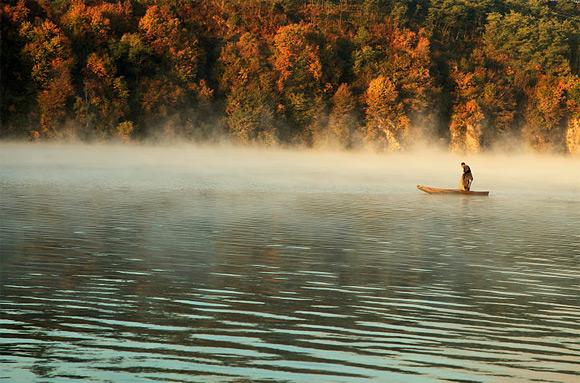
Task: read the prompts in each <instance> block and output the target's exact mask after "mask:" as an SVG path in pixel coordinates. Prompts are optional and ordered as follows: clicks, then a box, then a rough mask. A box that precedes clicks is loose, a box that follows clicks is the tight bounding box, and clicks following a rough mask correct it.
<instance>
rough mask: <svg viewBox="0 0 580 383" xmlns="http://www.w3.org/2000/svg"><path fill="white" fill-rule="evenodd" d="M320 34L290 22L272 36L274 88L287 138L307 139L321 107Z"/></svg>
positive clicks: (306, 26) (312, 29)
mask: <svg viewBox="0 0 580 383" xmlns="http://www.w3.org/2000/svg"><path fill="white" fill-rule="evenodd" d="M320 39H321V37H320V35H319V33H317V32H316V30H315V29H314V28H313V27H312V26H310V25H307V24H290V25H287V26H284V27H281V28H280V29H278V31H277V33H276V36H275V37H274V48H275V52H274V64H273V65H274V69H275V70H276V72H277V76H278V79H277V82H276V86H277V90H278V92H279V93H280V95H281V96H282V100H283V103H284V104H283V108H284V111H285V114H286V117H287V119H288V122H289V123H290V124H291V125H294V126H295V128H294V129H292V131H291V132H290V134H289V136H290V138H294V139H296V138H297V139H298V140H300V141H302V142H307V143H309V142H311V141H312V137H313V134H314V133H315V131H316V130H317V128H318V126H317V123H319V122H320V120H319V119H320V117H321V116H322V113H323V109H324V99H323V94H324V91H325V84H324V83H323V81H322V79H323V73H322V70H323V68H322V61H321V57H320Z"/></svg>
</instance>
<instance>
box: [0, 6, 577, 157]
mask: <svg viewBox="0 0 580 383" xmlns="http://www.w3.org/2000/svg"><path fill="white" fill-rule="evenodd" d="M579 20H580V4H579V3H578V2H576V1H573V0H552V1H546V0H477V1H475V0H474V1H469V0H408V1H402V0H365V1H363V0H361V1H354V0H318V1H314V0H312V1H298V0H198V1H195V0H191V1H186V0H124V1H104V0H94V1H88V0H85V1H81V0H55V1H49V0H21V1H3V4H2V9H1V22H2V25H1V33H2V35H1V38H2V41H1V44H2V56H1V117H2V119H1V125H0V136H1V137H4V138H14V137H16V138H18V137H20V138H28V139H37V140H50V139H55V138H56V139H58V138H66V137H78V138H80V139H83V140H88V141H91V140H108V139H121V140H125V141H130V140H142V139H146V138H164V137H177V138H180V139H181V138H183V139H192V140H212V139H215V138H217V137H223V136H226V137H230V138H231V139H233V140H237V141H241V142H248V143H250V142H258V143H265V144H268V143H282V144H297V145H309V146H310V145H312V146H318V145H331V146H336V147H344V148H350V147H358V146H360V145H370V146H372V147H375V148H377V149H378V150H398V149H400V148H404V147H406V146H409V145H411V144H412V143H413V142H414V141H417V140H428V141H429V142H437V144H443V145H448V146H449V147H450V148H451V149H452V150H457V151H467V152H477V151H480V150H485V149H486V148H490V147H493V146H496V145H501V146H507V147H510V146H512V145H514V143H515V144H518V145H519V144H525V145H526V146H530V147H532V148H534V149H536V150H538V151H555V152H570V153H580V109H579V108H580V81H579V78H578V73H579V69H580V68H579V67H580V64H579V57H578V41H579V34H578V32H579V30H580V27H579Z"/></svg>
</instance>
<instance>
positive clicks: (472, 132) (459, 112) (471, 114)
mask: <svg viewBox="0 0 580 383" xmlns="http://www.w3.org/2000/svg"><path fill="white" fill-rule="evenodd" d="M452 78H453V80H454V82H455V85H456V90H455V100H454V103H453V113H452V115H451V123H450V125H449V133H450V148H451V150H453V151H457V152H470V153H477V152H479V151H480V150H481V146H482V136H483V121H484V118H485V116H484V114H483V112H482V108H481V105H480V102H479V101H478V94H477V93H478V87H477V84H476V83H475V76H474V74H473V73H466V72H462V71H461V70H459V69H457V68H455V69H454V70H453V73H452Z"/></svg>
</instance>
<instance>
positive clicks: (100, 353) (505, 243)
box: [0, 143, 580, 383]
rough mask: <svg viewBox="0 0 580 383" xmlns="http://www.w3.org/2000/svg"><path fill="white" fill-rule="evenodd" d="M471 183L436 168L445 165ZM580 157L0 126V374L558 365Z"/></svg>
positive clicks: (259, 376)
mask: <svg viewBox="0 0 580 383" xmlns="http://www.w3.org/2000/svg"><path fill="white" fill-rule="evenodd" d="M461 161H465V162H466V163H468V164H469V165H470V166H471V168H472V170H473V173H474V177H475V181H474V184H473V187H472V189H473V190H489V191H490V192H491V194H490V197H466V196H434V195H427V194H424V193H422V192H420V191H418V190H416V188H415V185H416V184H424V185H431V186H439V187H456V185H457V184H458V181H459V177H460V174H461V169H460V166H459V164H460V162H461ZM579 174H580V161H579V160H578V159H571V158H566V157H555V156H540V155H528V154H525V153H519V154H514V153H496V154H482V155H477V156H463V157H461V156H456V155H452V154H449V153H446V152H443V151H436V150H427V149H423V150H417V151H413V152H409V153H401V154H388V155H387V154H375V153H368V152H328V151H315V150H284V149H260V148H239V147H231V146H222V147H216V146H213V147H209V146H190V145H174V146H137V145H135V146H132V145H129V146H122V145H118V146H116V145H64V144H42V145H36V144H34V145H32V144H16V143H14V144H9V143H4V144H0V308H1V310H0V381H2V382H4V381H6V382H37V381H42V382H55V383H56V382H59V383H60V382H78V381H83V382H108V381H114V382H125V381H131V382H150V381H179V382H240V381H258V382H259V381H264V382H266V381H268V382H273V381H275V382H439V381H454V382H465V381H477V382H498V381H502V382H529V381H541V382H574V381H576V379H577V376H578V374H579V373H580V346H579V345H578V344H579V342H578V340H579V339H580V298H579V297H580V226H579V225H578V223H579V222H580V176H579Z"/></svg>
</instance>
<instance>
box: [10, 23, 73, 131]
mask: <svg viewBox="0 0 580 383" xmlns="http://www.w3.org/2000/svg"><path fill="white" fill-rule="evenodd" d="M20 34H21V35H22V36H23V38H24V39H25V40H26V41H27V43H26V45H25V46H24V49H23V51H24V53H25V54H26V55H27V57H28V58H29V60H30V61H31V63H32V70H31V76H32V78H33V80H34V81H35V83H36V85H37V87H38V94H37V102H38V108H39V114H40V123H39V127H40V132H39V133H40V134H41V135H42V136H46V137H54V136H57V135H59V133H62V132H63V126H64V123H65V120H66V116H67V106H68V103H69V101H70V98H71V96H72V95H73V90H74V89H73V85H72V81H71V74H70V71H71V67H72V64H73V60H72V54H71V48H70V42H69V40H68V39H67V38H66V36H65V35H64V34H63V33H62V31H61V30H60V28H59V27H58V26H57V25H56V24H54V23H53V22H52V21H50V20H46V19H45V20H40V19H37V20H36V21H35V22H34V23H31V22H24V23H23V24H22V26H21V28H20Z"/></svg>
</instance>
